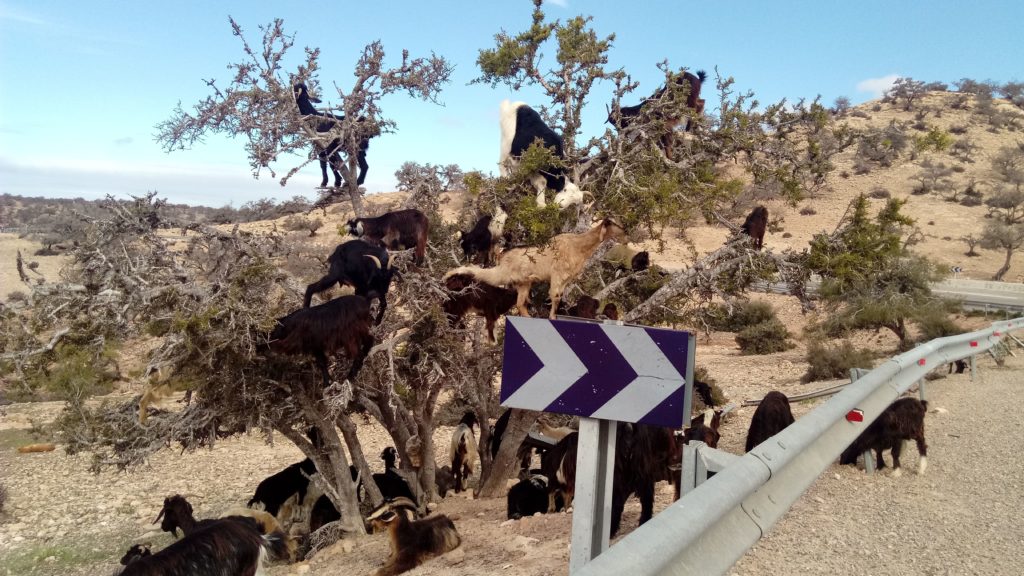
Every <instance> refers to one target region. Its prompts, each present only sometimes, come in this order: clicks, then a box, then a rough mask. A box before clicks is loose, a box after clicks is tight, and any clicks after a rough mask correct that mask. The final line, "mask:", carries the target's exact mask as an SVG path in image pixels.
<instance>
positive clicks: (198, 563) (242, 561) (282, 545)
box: [121, 516, 289, 576]
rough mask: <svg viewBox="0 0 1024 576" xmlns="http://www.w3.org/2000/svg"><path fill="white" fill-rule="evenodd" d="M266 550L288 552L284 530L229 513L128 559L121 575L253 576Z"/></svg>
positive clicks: (277, 554) (278, 555)
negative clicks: (270, 530) (147, 553)
mask: <svg viewBox="0 0 1024 576" xmlns="http://www.w3.org/2000/svg"><path fill="white" fill-rule="evenodd" d="M268 554H269V555H271V556H273V557H275V558H284V557H286V556H287V555H288V554H289V549H288V544H287V541H286V538H285V536H284V534H282V533H281V532H279V531H278V532H274V533H272V534H266V535H265V534H261V533H260V530H259V526H258V524H257V522H256V521H255V520H253V519H252V518H245V517H241V516H229V517H227V518H222V519H219V520H216V521H214V522H211V523H209V524H207V525H204V526H201V527H197V528H196V530H195V531H193V532H192V533H190V534H188V535H187V536H185V537H184V538H182V539H181V540H178V541H177V542H174V543H172V544H171V545H170V546H168V547H166V548H164V549H163V550H161V551H159V552H157V553H155V554H153V555H151V556H144V557H138V558H136V559H135V560H133V561H131V562H129V563H128V564H127V565H126V566H125V568H124V571H123V572H121V576H234V575H246V576H255V575H257V574H262V573H263V564H264V563H265V562H266V560H267V557H268Z"/></svg>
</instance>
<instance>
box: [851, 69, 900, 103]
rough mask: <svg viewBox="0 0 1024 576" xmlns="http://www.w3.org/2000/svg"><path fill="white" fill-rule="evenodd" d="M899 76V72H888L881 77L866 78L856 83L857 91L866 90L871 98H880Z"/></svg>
mask: <svg viewBox="0 0 1024 576" xmlns="http://www.w3.org/2000/svg"><path fill="white" fill-rule="evenodd" d="M899 78H900V75H899V74H889V75H888V76H882V77H881V78H868V79H867V80H861V81H860V82H858V83H857V92H868V93H870V94H871V97H872V98H881V97H882V95H883V94H885V91H886V90H888V89H889V88H892V85H893V84H894V83H895V82H896V80H898V79H899Z"/></svg>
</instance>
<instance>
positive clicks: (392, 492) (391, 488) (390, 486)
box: [373, 446, 416, 502]
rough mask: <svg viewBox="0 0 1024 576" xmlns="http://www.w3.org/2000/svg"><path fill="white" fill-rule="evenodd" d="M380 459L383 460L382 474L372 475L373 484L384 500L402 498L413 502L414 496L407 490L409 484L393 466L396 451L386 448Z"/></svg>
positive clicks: (390, 447)
mask: <svg viewBox="0 0 1024 576" xmlns="http://www.w3.org/2000/svg"><path fill="white" fill-rule="evenodd" d="M380 457H381V459H382V460H384V472H383V473H378V474H374V475H373V483H374V484H376V485H377V488H378V489H380V493H381V495H382V496H384V498H385V499H388V498H398V497H404V498H408V499H409V500H412V501H414V502H415V501H416V496H414V495H413V493H412V490H411V489H410V488H409V483H408V482H406V480H405V478H404V477H403V476H402V475H401V474H399V473H398V467H397V466H396V465H395V462H396V460H397V458H398V451H397V450H395V448H394V447H393V446H388V447H387V448H385V449H384V451H383V452H381V454H380Z"/></svg>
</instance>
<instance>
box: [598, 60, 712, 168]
mask: <svg viewBox="0 0 1024 576" xmlns="http://www.w3.org/2000/svg"><path fill="white" fill-rule="evenodd" d="M706 79H707V74H706V73H705V72H704V71H703V70H698V71H697V74H696V75H694V74H691V73H690V72H683V73H682V74H678V75H675V76H674V77H673V78H672V80H671V82H672V83H673V84H675V85H676V86H679V87H682V86H684V85H688V86H687V95H686V105H685V107H686V108H689V109H690V110H693V115H694V116H700V115H702V114H703V113H704V100H703V99H702V98H701V97H700V89H701V86H702V85H703V83H704V80H706ZM667 91H668V84H667V83H666V85H665V86H662V87H661V88H659V89H658V90H657V91H655V93H654V94H652V95H651V97H650V98H646V99H644V100H643V101H642V102H640V103H639V104H637V105H635V106H623V107H621V108H620V109H619V114H618V116H616V115H615V112H614V111H613V112H611V113H609V114H608V120H607V122H609V123H611V124H613V125H614V126H615V127H616V128H618V129H620V130H621V129H623V128H626V127H628V126H630V125H631V124H632V123H633V122H634V121H635V120H636V118H638V117H640V115H641V114H642V112H643V110H644V108H646V107H647V106H648V105H650V104H651V103H652V102H659V101H661V100H662V99H663V98H664V97H665V94H666V92H667ZM675 108H676V107H675V106H672V109H671V110H670V111H669V113H668V114H667V115H666V114H665V113H664V112H660V111H659V112H655V118H657V119H658V120H663V121H664V122H665V132H664V133H663V134H662V135H661V137H660V138H659V144H660V145H661V148H662V150H664V151H665V155H666V156H667V157H668V158H672V157H673V149H672V145H673V136H674V133H675V128H676V126H678V125H679V123H680V122H682V121H683V120H684V119H685V125H684V128H683V129H684V130H685V131H687V132H689V131H691V130H692V129H693V123H692V122H691V121H690V119H689V117H688V116H687V115H686V114H685V113H675V110H674V109H675Z"/></svg>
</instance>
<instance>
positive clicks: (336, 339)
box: [269, 295, 383, 388]
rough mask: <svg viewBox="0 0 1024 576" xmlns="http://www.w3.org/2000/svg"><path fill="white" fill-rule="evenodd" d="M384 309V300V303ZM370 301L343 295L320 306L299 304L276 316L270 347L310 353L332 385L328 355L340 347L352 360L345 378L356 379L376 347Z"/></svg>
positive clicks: (326, 379)
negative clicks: (371, 329)
mask: <svg viewBox="0 0 1024 576" xmlns="http://www.w3.org/2000/svg"><path fill="white" fill-rule="evenodd" d="M381 308H382V309H383V302H382V303H381ZM371 322H372V319H371V318H370V304H369V302H368V301H367V300H366V298H363V297H362V296H354V295H351V296H340V297H338V298H335V299H333V300H331V301H329V302H326V303H324V304H320V305H319V306H313V307H312V308H300V309H299V310H296V311H294V312H292V313H291V314H289V315H287V316H284V317H282V318H278V319H277V325H276V326H274V329H273V330H272V331H271V332H270V342H269V346H270V349H271V350H273V351H274V352H278V353H281V354H290V355H294V354H311V355H312V356H313V358H315V359H316V363H317V366H319V367H320V372H321V373H322V374H323V380H324V387H325V388H326V387H327V386H330V383H331V374H330V371H329V370H328V366H327V356H328V355H333V354H335V353H336V352H338V351H339V350H344V351H345V355H346V356H348V357H349V359H350V360H351V361H352V367H351V368H349V371H348V375H347V376H346V378H348V379H349V380H355V377H356V375H357V374H358V373H359V369H360V368H362V366H363V360H364V359H365V358H366V355H367V354H369V353H370V348H372V347H373V335H372V334H370V326H371Z"/></svg>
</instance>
